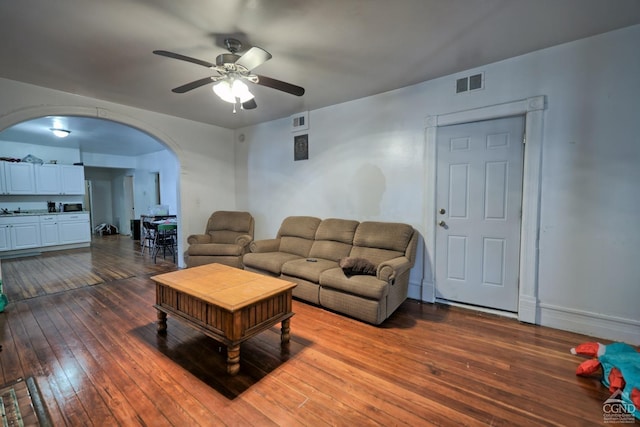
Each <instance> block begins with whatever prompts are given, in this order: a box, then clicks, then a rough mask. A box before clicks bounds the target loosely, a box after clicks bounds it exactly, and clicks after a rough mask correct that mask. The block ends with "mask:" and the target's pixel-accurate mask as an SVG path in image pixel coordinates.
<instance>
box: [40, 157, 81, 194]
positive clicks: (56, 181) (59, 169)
mask: <svg viewBox="0 0 640 427" xmlns="http://www.w3.org/2000/svg"><path fill="white" fill-rule="evenodd" d="M35 182H36V193H37V194H52V195H72V194H84V167H83V166H75V165H52V164H45V165H37V166H35Z"/></svg>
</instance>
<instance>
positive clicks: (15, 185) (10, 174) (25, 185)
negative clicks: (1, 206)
mask: <svg viewBox="0 0 640 427" xmlns="http://www.w3.org/2000/svg"><path fill="white" fill-rule="evenodd" d="M3 163H4V178H5V182H4V184H5V194H36V184H35V174H34V171H33V163H27V162H17V163H14V162H3Z"/></svg>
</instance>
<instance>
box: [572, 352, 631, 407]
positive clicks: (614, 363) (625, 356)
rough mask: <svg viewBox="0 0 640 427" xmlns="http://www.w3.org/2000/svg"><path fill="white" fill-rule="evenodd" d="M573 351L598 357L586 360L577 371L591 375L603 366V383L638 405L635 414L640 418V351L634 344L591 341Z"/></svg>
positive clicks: (577, 373) (622, 397) (583, 374)
mask: <svg viewBox="0 0 640 427" xmlns="http://www.w3.org/2000/svg"><path fill="white" fill-rule="evenodd" d="M571 353H572V354H581V355H584V356H591V357H596V358H597V359H589V360H586V361H584V362H582V363H581V364H580V365H579V366H578V368H577V369H576V375H581V376H588V375H591V374H593V373H595V372H598V370H599V369H600V368H602V377H601V381H602V384H604V385H605V386H607V387H608V388H609V392H610V393H615V392H618V391H619V392H620V398H621V399H622V400H623V401H624V402H625V403H628V404H629V403H632V404H633V405H634V406H635V411H633V416H635V417H636V418H638V419H640V353H639V352H638V351H637V350H636V349H635V348H634V347H632V346H630V345H629V344H625V343H621V342H616V343H613V344H609V345H604V344H600V343H598V342H588V343H584V344H580V345H579V346H577V347H575V348H572V349H571Z"/></svg>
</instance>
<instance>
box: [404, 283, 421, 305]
mask: <svg viewBox="0 0 640 427" xmlns="http://www.w3.org/2000/svg"><path fill="white" fill-rule="evenodd" d="M407 297H408V298H411V299H417V300H418V301H421V300H422V284H421V283H420V282H412V281H409V290H408V291H407Z"/></svg>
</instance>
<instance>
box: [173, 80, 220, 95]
mask: <svg viewBox="0 0 640 427" xmlns="http://www.w3.org/2000/svg"><path fill="white" fill-rule="evenodd" d="M215 81H216V79H215V77H205V78H203V79H200V80H196V81H195V82H191V83H187V84H185V85H182V86H178V87H176V88H173V89H171V92H175V93H185V92H189V91H190V90H193V89H196V88H199V87H200V86H204V85H206V84H209V83H213V82H215Z"/></svg>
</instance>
